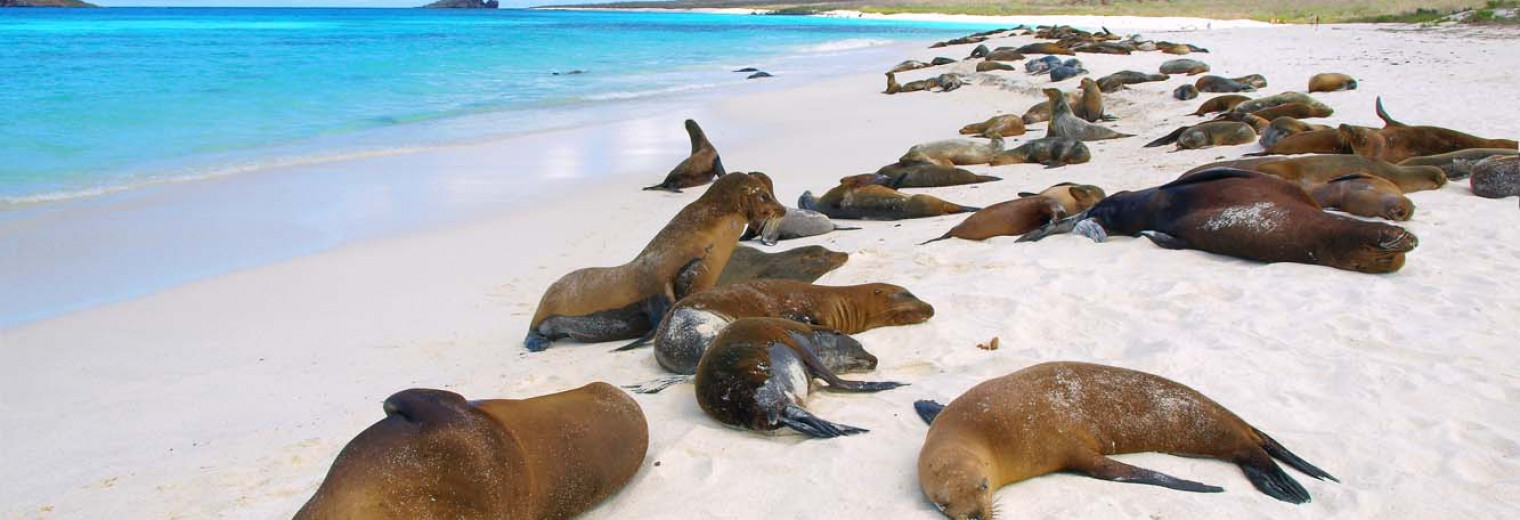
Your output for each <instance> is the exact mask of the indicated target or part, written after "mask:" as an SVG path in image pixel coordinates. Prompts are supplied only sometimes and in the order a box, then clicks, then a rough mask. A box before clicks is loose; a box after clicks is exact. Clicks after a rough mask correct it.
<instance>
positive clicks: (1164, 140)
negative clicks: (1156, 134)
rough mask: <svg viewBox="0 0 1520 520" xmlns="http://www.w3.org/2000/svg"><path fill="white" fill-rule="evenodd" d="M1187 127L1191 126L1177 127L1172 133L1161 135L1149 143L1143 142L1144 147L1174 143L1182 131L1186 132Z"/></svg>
mask: <svg viewBox="0 0 1520 520" xmlns="http://www.w3.org/2000/svg"><path fill="white" fill-rule="evenodd" d="M1189 128H1192V127H1191V126H1183V127H1178V128H1177V129H1176V130H1172V133H1170V134H1166V135H1165V136H1162V137H1161V138H1160V139H1157V140H1155V141H1151V142H1149V143H1145V146H1144V148H1155V147H1157V146H1162V145H1167V144H1172V143H1175V142H1177V138H1178V137H1182V133H1183V132H1186V131H1187V129H1189Z"/></svg>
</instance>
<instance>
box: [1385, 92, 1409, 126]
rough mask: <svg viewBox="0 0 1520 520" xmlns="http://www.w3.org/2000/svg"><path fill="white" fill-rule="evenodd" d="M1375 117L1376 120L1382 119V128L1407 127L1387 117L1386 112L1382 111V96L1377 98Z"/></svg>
mask: <svg viewBox="0 0 1520 520" xmlns="http://www.w3.org/2000/svg"><path fill="white" fill-rule="evenodd" d="M1377 116H1378V119H1382V120H1383V127H1384V128H1388V127H1394V126H1409V125H1406V124H1404V123H1400V122H1398V121H1395V120H1394V119H1393V117H1392V116H1389V115H1388V111H1386V110H1383V96H1378V98H1377Z"/></svg>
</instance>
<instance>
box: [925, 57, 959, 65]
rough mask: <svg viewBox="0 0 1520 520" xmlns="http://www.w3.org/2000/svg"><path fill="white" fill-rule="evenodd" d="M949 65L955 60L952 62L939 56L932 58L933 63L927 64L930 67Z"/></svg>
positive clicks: (953, 61)
mask: <svg viewBox="0 0 1520 520" xmlns="http://www.w3.org/2000/svg"><path fill="white" fill-rule="evenodd" d="M951 63H955V60H952V59H950V58H946V57H944V56H940V57H938V58H934V60H933V61H930V62H929V64H930V65H949V64H951Z"/></svg>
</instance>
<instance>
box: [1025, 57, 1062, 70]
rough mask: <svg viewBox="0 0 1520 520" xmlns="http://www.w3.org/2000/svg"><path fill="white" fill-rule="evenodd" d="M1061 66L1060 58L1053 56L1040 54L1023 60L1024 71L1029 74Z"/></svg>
mask: <svg viewBox="0 0 1520 520" xmlns="http://www.w3.org/2000/svg"><path fill="white" fill-rule="evenodd" d="M1059 66H1061V58H1057V57H1055V56H1041V57H1039V58H1035V59H1032V60H1029V61H1026V62H1024V72H1028V73H1030V74H1044V73H1046V72H1050V69H1052V68H1055V67H1059Z"/></svg>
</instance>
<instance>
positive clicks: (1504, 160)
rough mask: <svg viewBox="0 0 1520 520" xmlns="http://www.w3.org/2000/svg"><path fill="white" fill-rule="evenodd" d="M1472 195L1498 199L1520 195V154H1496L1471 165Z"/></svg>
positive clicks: (1470, 182)
mask: <svg viewBox="0 0 1520 520" xmlns="http://www.w3.org/2000/svg"><path fill="white" fill-rule="evenodd" d="M1468 182H1469V184H1470V185H1471V186H1472V192H1473V195H1477V196H1479V197H1485V198H1490V199H1499V198H1504V197H1508V196H1511V195H1520V156H1516V155H1496V156H1493V157H1489V158H1487V159H1484V160H1482V161H1478V164H1475V165H1473V167H1472V180H1471V181H1468Z"/></svg>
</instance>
